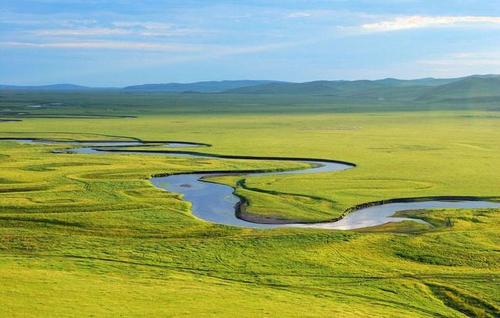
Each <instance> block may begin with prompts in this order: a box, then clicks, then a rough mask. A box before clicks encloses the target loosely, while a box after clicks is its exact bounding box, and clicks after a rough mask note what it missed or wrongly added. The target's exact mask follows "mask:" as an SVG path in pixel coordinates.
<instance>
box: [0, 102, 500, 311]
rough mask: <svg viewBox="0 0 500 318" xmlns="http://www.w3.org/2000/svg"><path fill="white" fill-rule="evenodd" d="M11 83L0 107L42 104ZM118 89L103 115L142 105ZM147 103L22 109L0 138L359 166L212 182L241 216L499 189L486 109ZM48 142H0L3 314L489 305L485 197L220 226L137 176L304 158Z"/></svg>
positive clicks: (491, 235)
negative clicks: (477, 202)
mask: <svg viewBox="0 0 500 318" xmlns="http://www.w3.org/2000/svg"><path fill="white" fill-rule="evenodd" d="M21 97H22V98H21ZM21 97H19V99H20V100H21V99H22V100H23V101H19V103H18V104H12V103H11V102H12V98H13V97H12V96H4V98H3V99H2V102H1V103H0V105H1V107H3V108H4V109H5V108H7V107H9V109H11V110H16V109H23V108H25V107H27V106H26V105H29V104H27V103H28V102H26V101H27V100H30V99H31V100H33V101H37V102H43V101H49V99H42V100H40V97H39V96H21ZM56 97H57V96H55V97H54V96H53V95H51V99H50V101H51V102H57V101H58V100H57V99H55V98H56ZM64 98H66V99H70V98H71V99H72V100H78V98H79V97H78V96H70V97H68V96H66V97H64ZM158 98H159V97H158ZM170 98H174V97H170ZM178 98H179V100H182V99H185V98H187V97H186V96H184V95H182V96H180V97H178ZM193 98H195V97H193ZM196 98H200V99H201V97H196ZM214 98H215V97H214ZM218 98H220V99H222V97H218ZM80 99H81V100H82V102H81V104H80V105H78V106H72V105H69V104H68V105H67V106H65V108H63V107H61V109H59V110H57V113H58V114H63V115H68V114H69V115H75V114H82V113H86V114H98V113H99V111H102V112H106V108H102V106H99V107H98V106H96V104H92V100H93V99H92V96H83V97H81V96H80ZM135 99H137V100H140V98H139V97H137V96H133V97H132V100H135ZM9 100H10V102H9ZM97 100H99V99H97ZM110 100H112V99H110ZM121 100H122V99H119V100H115V101H114V104H112V105H111V104H110V106H109V108H110V109H111V108H112V109H114V110H115V111H111V113H114V114H116V115H120V116H123V115H128V114H132V115H137V113H139V110H141V109H143V108H147V107H146V106H144V105H142V104H137V103H136V104H135V105H136V107H135V108H134V107H133V105H134V103H133V102H130V101H129V103H130V105H125V106H123V107H122V106H121V104H120V101H121ZM30 102H31V101H30ZM211 102H213V100H212V101H211ZM274 102H276V103H277V102H278V101H274ZM309 102H310V101H309ZM85 103H88V105H89V106H88V109H86V108H85V107H86V106H85ZM282 103H283V104H286V100H283V101H282ZM160 104H161V103H160V101H158V104H157V105H156V106H155V107H152V108H150V109H149V112H148V111H145V112H144V113H145V115H143V116H139V117H138V118H133V119H132V118H131V119H123V118H97V119H95V118H89V119H85V118H79V119H76V118H36V117H40V116H42V115H47V114H50V112H54V113H56V111H55V110H51V109H49V110H43V109H42V110H33V111H30V112H31V115H32V116H23V121H21V122H5V123H0V137H4V138H7V137H16V138H23V137H24V138H28V137H39V138H58V139H75V140H95V139H102V140H105V139H118V138H122V139H124V138H126V137H132V138H139V139H143V140H183V141H196V142H204V143H209V144H212V145H213V146H212V147H207V148H203V149H202V150H201V151H203V152H210V153H216V154H237V155H254V156H286V157H312V158H324V159H338V160H344V161H349V162H353V163H356V164H357V167H356V168H354V169H350V170H346V171H342V172H333V173H325V174H317V175H282V176H265V177H264V176H263V177H248V178H245V182H244V184H243V185H242V184H241V179H242V177H218V178H214V180H216V181H218V182H224V183H228V184H232V185H236V184H238V183H239V184H240V186H239V187H238V188H237V192H238V193H239V194H242V195H244V196H245V197H246V198H248V199H249V201H250V207H249V210H250V212H251V213H254V214H257V215H263V216H269V215H271V216H279V217H282V218H288V219H290V220H304V221H320V220H327V219H331V218H335V217H338V216H340V215H342V213H343V212H344V211H345V210H346V209H348V208H349V207H351V206H353V205H356V204H360V203H364V202H370V201H377V200H384V199H390V198H398V197H418V196H433V195H468V196H480V197H498V196H499V195H500V193H499V187H498V184H499V176H500V143H499V142H498V140H500V129H498V127H499V124H500V114H499V113H498V112H495V111H487V110H485V109H482V108H479V109H472V110H467V109H463V108H461V109H457V110H450V109H447V108H448V106H446V107H444V108H443V109H433V110H425V111H416V110H415V109H413V107H414V106H411V107H410V108H405V107H404V105H403V106H402V105H399V106H398V107H396V109H395V110H393V111H391V107H392V106H391V105H389V104H385V105H384V106H383V107H385V109H379V108H377V107H378V106H376V105H375V106H373V107H374V108H373V109H371V110H370V111H367V110H366V109H368V108H369V105H364V106H363V107H362V109H365V108H366V109H365V110H364V111H360V109H356V112H352V113H349V112H347V111H346V109H343V110H342V111H336V110H335V107H333V108H334V109H330V110H329V111H327V110H328V108H327V106H326V104H324V105H323V106H321V107H319V108H314V107H313V108H312V109H311V110H310V111H307V109H305V108H304V107H302V106H301V109H300V111H295V112H294V111H291V112H290V113H289V114H286V115H285V114H282V113H280V112H281V110H282V109H283V108H284V109H287V107H285V106H281V107H276V108H272V107H269V106H268V107H267V108H268V111H266V112H259V111H254V112H251V111H249V110H248V108H246V109H245V111H242V112H239V111H238V108H237V107H235V108H233V110H232V111H230V108H228V107H229V104H230V103H229V102H226V103H225V104H224V105H223V106H220V107H222V108H221V109H224V111H214V112H212V111H210V107H209V108H207V110H206V111H205V112H203V111H202V106H200V105H199V106H197V107H194V106H190V105H188V106H189V107H188V106H186V107H187V108H188V109H192V110H193V111H192V112H190V113H189V114H186V113H185V112H184V111H183V110H182V109H183V105H177V106H176V107H177V108H175V109H177V110H176V111H173V110H172V108H169V107H167V106H165V107H160V106H159V105H160ZM167 104H168V103H167ZM241 104H243V102H242V101H240V104H238V105H240V106H241ZM214 107H215V106H214ZM217 107H219V106H217ZM290 107H291V108H294V107H295V106H293V105H292V106H289V107H288V109H290ZM339 107H340V106H339ZM381 107H382V106H381ZM164 108H165V109H164ZM167 108H168V109H167ZM129 110H130V112H129ZM194 110H196V111H194ZM382 110H383V111H382ZM396 110H397V111H396ZM403 110H404V111H403ZM44 112H45V113H44ZM134 113H135V114H134ZM27 117H33V118H27ZM42 117H43V116H42ZM2 118H3V117H2ZM64 147H66V146H65V145H55V146H54V145H52V146H50V145H30V144H18V143H15V142H11V141H0V171H1V175H0V285H1V286H2V287H3V288H2V289H0V308H1V309H0V315H2V316H9V317H15V316H19V317H40V316H61V317H64V316H119V315H121V316H152V315H156V316H177V317H184V316H185V317H191V316H197V317H203V316H231V317H232V316H241V317H255V316H283V317H317V316H338V317H466V316H475V317H496V316H498V315H499V310H500V308H499V301H500V298H499V295H500V292H499V291H500V288H499V286H498V283H497V282H498V279H499V278H500V277H499V276H500V275H499V274H500V271H499V266H498V264H499V261H500V257H499V254H498V246H499V243H500V242H499V239H498V237H500V236H499V232H500V229H499V227H498V223H499V221H500V220H499V217H500V214H499V213H498V212H499V210H498V209H496V210H495V209H478V210H473V211H472V210H454V209H444V210H435V211H408V212H403V213H404V214H405V216H408V217H419V218H424V219H425V220H427V221H428V222H429V223H431V224H432V225H433V227H428V226H422V225H416V224H413V223H411V222H404V223H401V224H389V225H384V226H380V227H375V228H369V229H363V230H360V231H325V230H312V229H311V230H309V229H308V230H305V229H275V230H252V229H242V228H234V227H227V226H221V225H216V224H210V223H207V222H204V221H201V220H199V219H197V218H195V217H193V216H192V215H191V214H190V207H189V204H188V203H187V202H183V201H182V199H181V198H180V197H179V196H178V195H176V194H174V193H168V192H165V191H161V190H159V189H156V188H154V187H153V186H152V185H151V184H150V183H149V181H148V180H147V179H148V178H149V177H150V176H151V175H154V174H158V173H173V172H181V171H195V170H196V171H198V170H219V169H220V170H228V169H245V170H246V169H284V168H292V167H293V168H297V167H301V166H303V165H302V164H301V163H290V162H289V163H282V162H277V161H265V162H264V161H238V160H210V159H187V158H180V157H179V158H172V157H165V156H160V155H158V156H155V155H123V154H95V155H78V154H53V153H51V151H52V150H54V149H58V148H64ZM148 149H149V148H148ZM152 149H155V148H152ZM158 149H160V148H158ZM158 149H156V150H158ZM193 151H200V149H199V148H198V149H195V148H193ZM239 181H240V182H239Z"/></svg>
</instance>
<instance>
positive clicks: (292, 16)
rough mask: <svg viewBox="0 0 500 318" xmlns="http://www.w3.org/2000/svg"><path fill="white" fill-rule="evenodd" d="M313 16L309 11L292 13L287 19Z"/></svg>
mask: <svg viewBox="0 0 500 318" xmlns="http://www.w3.org/2000/svg"><path fill="white" fill-rule="evenodd" d="M310 16H312V13H311V12H307V11H297V12H291V13H289V14H288V15H287V18H292V19H294V18H308V17H310Z"/></svg>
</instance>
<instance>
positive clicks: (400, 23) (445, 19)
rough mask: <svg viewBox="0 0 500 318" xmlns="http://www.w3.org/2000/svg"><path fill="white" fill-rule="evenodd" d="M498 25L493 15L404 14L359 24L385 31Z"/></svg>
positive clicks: (499, 18) (498, 19) (373, 29)
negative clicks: (389, 18)
mask: <svg viewBox="0 0 500 318" xmlns="http://www.w3.org/2000/svg"><path fill="white" fill-rule="evenodd" d="M472 25H476V26H477V25H483V26H484V25H490V26H491V25H499V26H500V17H495V16H404V17H397V18H394V19H391V20H385V21H380V22H375V23H367V24H363V25H361V28H362V29H364V30H367V31H374V32H385V31H398V30H407V29H417V28H429V27H447V26H448V27H449V26H472Z"/></svg>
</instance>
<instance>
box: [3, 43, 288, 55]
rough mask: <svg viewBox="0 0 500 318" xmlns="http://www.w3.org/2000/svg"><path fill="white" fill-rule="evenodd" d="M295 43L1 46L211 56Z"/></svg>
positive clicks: (256, 50)
mask: <svg viewBox="0 0 500 318" xmlns="http://www.w3.org/2000/svg"><path fill="white" fill-rule="evenodd" d="M294 45H295V44H294V43H270V44H259V45H247V46H222V45H210V44H183V43H155V42H134V41H105V40H101V41H61V42H44V43H38V42H19V41H5V42H0V48H39V49H90V50H92V49H101V50H102V49H107V50H126V51H149V52H172V53H201V54H203V55H210V56H214V57H216V56H224V55H233V54H246V53H258V52H265V51H271V50H276V49H281V48H286V47H291V46H294Z"/></svg>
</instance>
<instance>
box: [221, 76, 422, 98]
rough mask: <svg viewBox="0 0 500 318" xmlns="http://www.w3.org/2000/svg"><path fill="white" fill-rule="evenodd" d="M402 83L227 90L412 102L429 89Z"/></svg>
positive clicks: (284, 85) (326, 83) (283, 85)
mask: <svg viewBox="0 0 500 318" xmlns="http://www.w3.org/2000/svg"><path fill="white" fill-rule="evenodd" d="M400 82H403V81H402V80H378V81H368V80H361V81H314V82H305V83H268V84H262V85H257V86H250V87H243V88H238V89H232V90H227V91H225V93H232V94H282V95H290V94H292V95H304V94H307V95H323V96H325V95H326V96H336V97H341V98H353V97H357V98H362V99H394V98H396V99H400V98H404V99H413V98H417V97H418V96H419V95H420V94H423V93H424V92H425V91H426V90H427V89H428V86H424V85H420V86H418V85H414V86H409V85H408V86H407V85H402V84H401V83H400Z"/></svg>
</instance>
